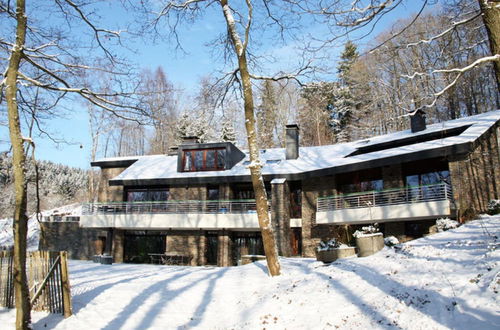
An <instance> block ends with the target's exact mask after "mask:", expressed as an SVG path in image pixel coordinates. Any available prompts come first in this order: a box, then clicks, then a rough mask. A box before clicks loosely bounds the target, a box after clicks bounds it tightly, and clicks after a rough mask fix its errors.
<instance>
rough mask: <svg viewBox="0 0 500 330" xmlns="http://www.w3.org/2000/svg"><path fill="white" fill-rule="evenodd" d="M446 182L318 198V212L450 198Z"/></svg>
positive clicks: (451, 196) (450, 194) (449, 187)
mask: <svg viewBox="0 0 500 330" xmlns="http://www.w3.org/2000/svg"><path fill="white" fill-rule="evenodd" d="M452 199H453V194H452V191H451V186H450V185H449V184H448V183H439V184H432V185H425V186H416V187H405V188H397V189H387V190H382V191H370V192H361V193H354V194H345V195H335V196H329V197H319V198H318V206H317V210H318V212H326V211H334V210H342V209H352V208H367V207H374V206H387V205H398V204H412V203H421V202H430V201H441V200H452Z"/></svg>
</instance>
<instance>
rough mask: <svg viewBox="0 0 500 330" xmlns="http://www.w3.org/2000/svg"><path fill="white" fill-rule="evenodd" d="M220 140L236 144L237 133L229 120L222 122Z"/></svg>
mask: <svg viewBox="0 0 500 330" xmlns="http://www.w3.org/2000/svg"><path fill="white" fill-rule="evenodd" d="M220 139H221V140H222V141H224V142H231V143H233V144H236V132H235V131H234V126H233V122H232V121H231V120H229V119H227V118H226V119H224V120H223V121H222V128H221V137H220Z"/></svg>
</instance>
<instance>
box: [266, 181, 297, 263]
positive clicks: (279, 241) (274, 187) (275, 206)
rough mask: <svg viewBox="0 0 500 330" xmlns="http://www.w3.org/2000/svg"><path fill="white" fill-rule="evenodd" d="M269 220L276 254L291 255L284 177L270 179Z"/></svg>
mask: <svg viewBox="0 0 500 330" xmlns="http://www.w3.org/2000/svg"><path fill="white" fill-rule="evenodd" d="M271 196H272V198H271V221H272V224H273V227H274V232H275V237H276V245H277V247H278V254H279V255H280V256H284V257H290V256H291V255H292V251H291V250H292V249H291V245H290V235H291V229H290V192H289V189H288V184H287V182H286V179H274V180H272V181H271Z"/></svg>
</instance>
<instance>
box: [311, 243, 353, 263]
mask: <svg viewBox="0 0 500 330" xmlns="http://www.w3.org/2000/svg"><path fill="white" fill-rule="evenodd" d="M354 255H356V251H355V249H354V247H352V246H347V245H345V244H341V243H340V242H338V241H337V240H336V239H335V238H332V239H331V240H329V241H326V242H324V241H321V242H320V243H319V245H318V248H317V251H316V260H318V261H322V262H325V263H329V262H333V261H335V260H337V259H342V258H347V257H351V256H354Z"/></svg>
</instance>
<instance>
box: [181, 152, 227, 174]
mask: <svg viewBox="0 0 500 330" xmlns="http://www.w3.org/2000/svg"><path fill="white" fill-rule="evenodd" d="M225 165H226V149H225V148H211V149H190V150H183V153H182V171H183V172H197V171H223V170H224V169H225Z"/></svg>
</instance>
